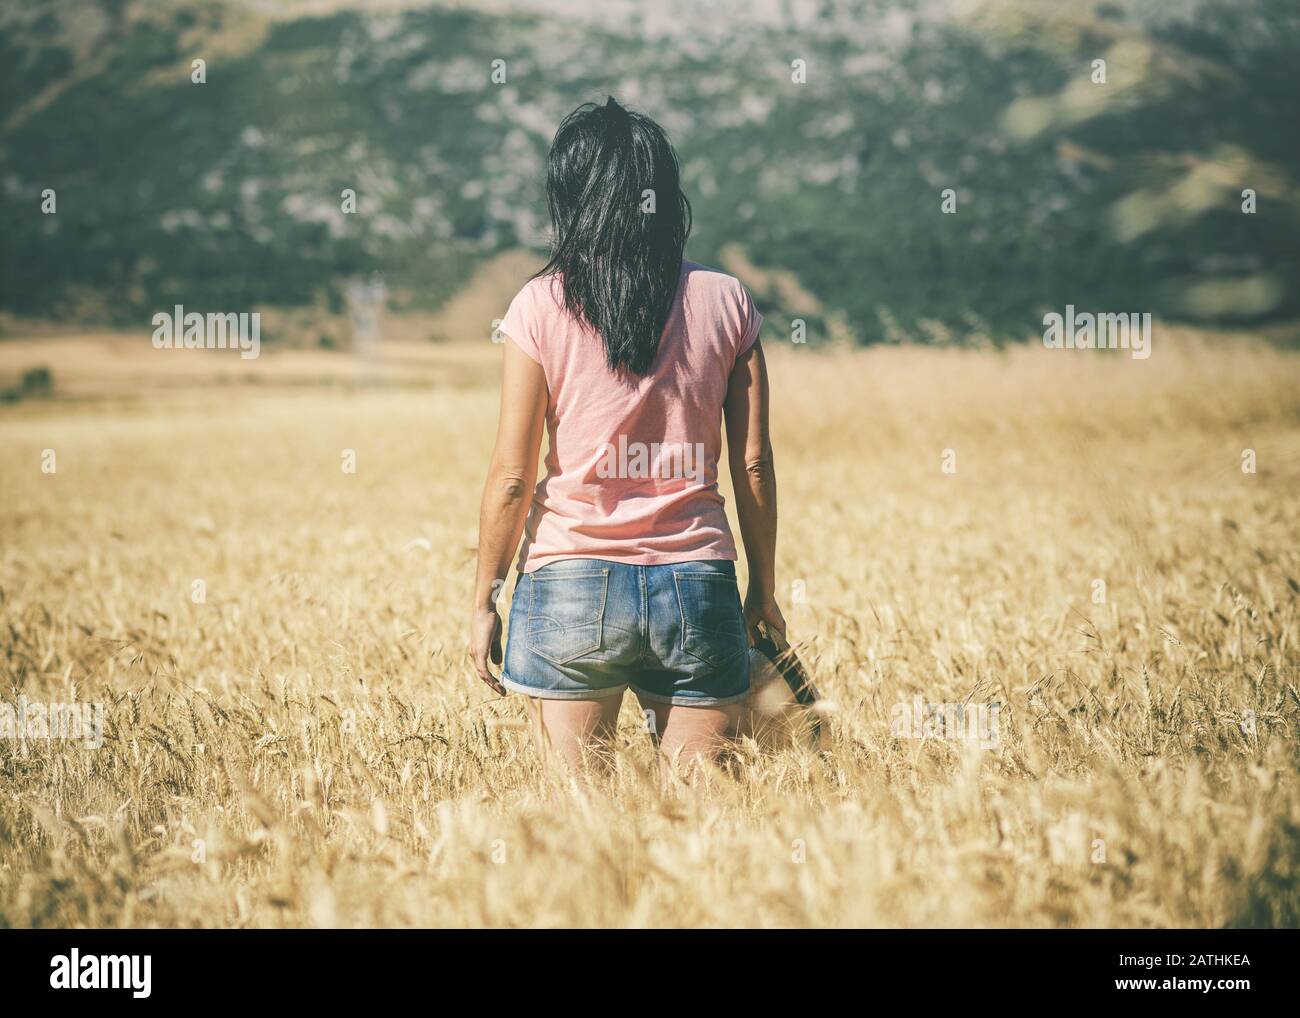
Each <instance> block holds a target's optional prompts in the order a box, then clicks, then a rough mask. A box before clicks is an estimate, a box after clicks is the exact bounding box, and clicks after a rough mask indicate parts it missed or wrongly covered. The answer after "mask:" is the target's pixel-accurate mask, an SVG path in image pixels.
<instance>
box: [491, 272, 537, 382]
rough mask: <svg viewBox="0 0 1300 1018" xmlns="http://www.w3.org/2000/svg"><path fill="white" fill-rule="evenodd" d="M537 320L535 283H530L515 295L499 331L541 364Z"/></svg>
mask: <svg viewBox="0 0 1300 1018" xmlns="http://www.w3.org/2000/svg"><path fill="white" fill-rule="evenodd" d="M537 318H538V316H537V309H536V306H535V301H534V297H533V283H531V282H530V283H528V284H527V285H526V286H525V287H524V288H523V289H522V290H520V291H519V292H518V293H517V294H515V299H514V300H512V301H511V302H510V307H509V308H507V309H506V316H505V317H504V318H503V319H501V324H500V326H498V329H499V330H500V331H501V332H503V333H505V335H507V336H509V337H510V339H511V341H512V342H513V343H514V344H515V346H517V347H519V349H520V350H522V351H523V352H524V353H526V354H528V356H529V357H531V358H532V359H533V360H535V361H537V363H539V364H540V363H541V362H542V350H541V346H540V345H539V343H538V340H539V338H540V333H539V329H538V321H537Z"/></svg>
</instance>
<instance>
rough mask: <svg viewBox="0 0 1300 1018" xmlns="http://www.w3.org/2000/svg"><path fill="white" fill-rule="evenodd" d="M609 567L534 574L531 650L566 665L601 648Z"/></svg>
mask: <svg viewBox="0 0 1300 1018" xmlns="http://www.w3.org/2000/svg"><path fill="white" fill-rule="evenodd" d="M608 589H609V570H608V569H592V570H586V571H583V572H573V573H568V572H558V573H555V574H553V575H542V574H541V573H540V572H538V573H530V574H529V577H528V591H529V597H528V649H529V650H531V651H533V653H535V654H538V655H539V656H541V657H543V658H545V659H546V660H547V661H550V662H551V663H552V664H556V665H563V664H568V663H569V662H570V661H575V660H577V659H578V658H580V657H582V656H583V655H584V654H591V653H594V652H595V651H598V650H600V643H601V635H602V633H601V630H602V628H603V624H604V620H605V596H606V594H607V592H608Z"/></svg>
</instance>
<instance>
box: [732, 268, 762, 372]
mask: <svg viewBox="0 0 1300 1018" xmlns="http://www.w3.org/2000/svg"><path fill="white" fill-rule="evenodd" d="M737 287H738V289H739V290H740V339H739V341H738V342H737V343H736V356H737V357H740V356H741V355H742V354H743V353H744V352H745V351H746V350H748V349H749V348H750V347H751V346H753V345H754V342H755V341H756V340H757V339H758V330H759V329H760V328H761V327H762V325H763V316H762V314H760V313H759V310H758V308H756V307H755V306H754V298H753V297H751V296H750V295H749V291H748V290H747V289H745V287H744V285H743V284H740V283H738V284H737Z"/></svg>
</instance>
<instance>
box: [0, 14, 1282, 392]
mask: <svg viewBox="0 0 1300 1018" xmlns="http://www.w3.org/2000/svg"><path fill="white" fill-rule="evenodd" d="M0 18H2V21H0V76H2V77H3V87H2V88H0V96H2V98H0V193H2V196H3V203H4V221H5V239H4V243H3V253H2V255H0V259H2V261H0V311H3V312H4V317H3V319H0V327H2V330H3V331H2V332H0V334H5V335H9V336H11V337H12V336H14V335H19V334H24V333H26V332H29V331H30V330H31V328H32V323H34V322H41V321H51V320H52V321H56V322H62V323H78V324H80V325H102V326H110V327H113V328H117V329H127V330H130V331H132V332H137V333H138V332H147V331H150V330H151V328H152V327H151V326H150V324H149V322H150V318H151V316H152V315H153V314H154V313H155V312H156V311H158V310H160V309H170V308H171V307H172V306H173V305H175V304H183V305H185V306H186V309H187V310H197V311H201V312H208V311H241V310H253V309H258V310H262V311H263V312H264V314H265V315H267V317H266V318H265V319H264V321H263V333H262V341H263V343H265V344H269V345H270V346H271V347H274V346H275V345H276V344H284V345H294V346H303V345H306V346H312V347H318V348H323V349H337V348H343V347H348V346H350V345H353V344H361V345H364V344H366V343H367V342H369V341H371V340H373V339H374V338H376V336H377V335H379V334H384V335H388V336H393V335H398V336H401V337H403V338H409V339H415V340H419V341H422V342H423V341H440V340H446V339H456V338H466V339H469V338H473V339H482V338H483V337H485V336H487V335H489V334H490V333H491V328H492V319H493V318H497V317H500V315H501V314H502V313H503V311H504V307H505V303H506V301H508V299H509V297H510V296H511V294H513V292H514V290H515V289H516V288H517V287H518V286H519V285H520V283H521V282H522V280H523V279H524V278H525V277H526V275H527V274H528V273H529V272H530V271H532V270H533V269H534V268H535V267H536V266H537V265H539V264H540V261H541V259H540V255H541V253H542V252H543V251H544V250H545V247H546V240H547V237H546V227H547V224H546V214H545V205H544V200H543V190H542V189H543V182H544V157H545V152H546V148H547V145H548V143H549V140H550V138H551V136H552V134H553V132H554V130H555V127H556V126H557V124H558V122H559V120H560V119H561V118H562V117H563V116H564V114H566V113H567V112H568V111H570V110H571V109H572V108H573V107H574V106H576V105H577V104H578V103H579V102H582V101H585V100H593V99H595V100H603V98H604V97H605V95H606V94H612V95H614V96H616V97H617V98H618V99H619V100H620V101H622V102H624V103H626V104H630V105H632V106H634V107H635V108H638V109H641V110H643V111H645V112H646V113H648V114H650V115H651V116H652V117H654V118H656V119H657V120H659V121H660V122H661V123H662V124H663V125H664V126H665V127H666V128H667V129H668V131H669V132H670V134H671V136H672V138H673V140H674V142H675V144H676V146H677V148H678V151H679V154H680V156H681V159H682V162H683V169H684V177H685V188H686V190H687V193H688V196H689V197H690V199H691V201H692V203H693V205H694V210H695V229H694V232H693V234H692V236H691V240H690V243H689V246H688V249H687V254H688V256H689V257H691V258H693V259H695V260H698V261H703V262H706V263H711V264H715V265H720V266H723V267H725V268H727V269H729V270H730V271H732V272H733V273H735V274H737V275H739V276H741V278H742V279H744V281H745V282H746V283H748V284H749V285H750V287H751V288H752V289H753V291H754V293H755V296H756V298H757V300H758V302H759V304H760V307H761V309H762V310H763V311H764V313H765V314H766V315H767V318H768V322H769V328H768V333H767V334H769V335H770V336H771V337H772V338H774V339H782V338H786V339H788V338H789V334H790V333H789V322H790V320H791V319H794V318H800V319H803V320H804V321H805V322H806V323H807V330H808V340H809V342H810V343H816V342H819V341H822V340H825V339H828V338H829V339H841V340H843V341H847V342H853V343H863V344H870V343H877V342H882V341H883V342H894V341H899V340H903V339H907V340H911V341H913V342H919V343H987V342H993V343H999V344H1000V343H1002V342H1004V341H1006V340H1015V339H1025V338H1030V337H1036V336H1038V335H1040V334H1041V330H1042V315H1043V314H1044V313H1045V312H1046V311H1048V310H1061V309H1062V308H1063V306H1064V304H1065V303H1067V302H1069V303H1073V304H1075V305H1076V306H1077V307H1079V308H1081V309H1088V310H1094V311H1097V310H1105V311H1111V312H1148V311H1149V312H1152V313H1153V314H1154V315H1155V316H1156V317H1157V318H1158V319H1163V320H1166V321H1175V322H1182V323H1187V324H1193V325H1198V326H1209V327H1220V326H1226V327H1232V328H1234V329H1238V328H1242V327H1250V328H1252V329H1255V328H1257V329H1261V330H1264V331H1266V332H1269V333H1271V334H1274V335H1276V336H1278V337H1281V338H1284V339H1292V338H1293V337H1294V336H1295V335H1296V330H1295V328H1294V327H1293V326H1292V325H1291V324H1290V323H1294V322H1295V321H1296V319H1297V313H1298V312H1300V290H1298V289H1297V287H1296V285H1295V284H1296V281H1297V275H1298V273H1300V187H1297V179H1296V178H1297V173H1298V172H1300V131H1297V124H1298V122H1300V121H1298V118H1297V113H1298V112H1300V110H1298V107H1300V89H1297V87H1296V84H1295V81H1294V68H1295V66H1296V63H1297V57H1300V5H1297V4H1296V3H1295V2H1294V0H1161V2H1154V0H1108V2H1101V3H1082V2H1075V0H851V2H825V3H817V2H794V0H758V2H755V0H744V2H733V0H719V2H714V3H710V4H708V5H703V6H701V5H698V4H695V3H687V2H677V0H663V2H657V3H654V4H650V5H641V4H631V3H617V2H605V3H601V4H590V3H586V2H579V0H537V2H522V0H521V2H513V3H511V2H483V3H476V4H472V5H471V4H458V3H397V2H385V0H373V2H368V3H361V2H357V3H335V2H310V3H295V2H289V0H284V2H270V0H262V2H236V0H231V2H224V0H200V2H188V0H178V2H150V0H55V2H50V0H39V2H37V0H9V2H7V3H6V4H5V5H4V8H3V15H0ZM196 60H201V61H203V65H202V69H201V70H199V71H196V67H198V66H199V65H196V64H195V63H194V61H196ZM496 61H503V62H504V63H495V64H494V62H496ZM1097 61H1104V64H1099V63H1097ZM494 69H495V75H494ZM196 76H201V77H203V78H204V79H205V80H203V81H202V82H201V83H198V82H196V81H195V80H193V79H194V78H195V77H196ZM794 79H802V80H800V81H796V80H794ZM46 189H52V190H53V191H54V193H55V196H56V201H57V211H56V212H55V213H54V214H43V213H42V202H43V195H44V194H45V193H46ZM345 189H350V191H351V192H352V193H353V194H354V195H355V198H354V207H355V210H356V211H355V214H350V213H349V212H347V211H344V203H345V197H346V196H345V194H344V192H345ZM946 189H951V192H952V193H951V198H950V202H949V208H950V209H951V208H955V210H956V213H955V214H946V215H945V214H943V213H942V212H941V204H942V203H943V201H944V196H945V190H946ZM1246 191H1249V192H1250V194H1249V195H1245V196H1244V195H1243V192H1246ZM1248 202H1253V206H1252V207H1254V208H1255V212H1254V213H1253V214H1250V213H1248V212H1243V207H1244V204H1245V203H1248ZM387 316H391V317H387ZM403 323H405V324H403ZM385 330H387V331H386V332H385ZM35 384H37V385H39V384H40V383H39V381H38V382H37V383H35Z"/></svg>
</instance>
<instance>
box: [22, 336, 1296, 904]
mask: <svg viewBox="0 0 1300 1018" xmlns="http://www.w3.org/2000/svg"><path fill="white" fill-rule="evenodd" d="M142 348H143V349H142ZM499 357H500V348H499V347H495V346H492V345H491V344H489V343H486V342H484V343H481V344H460V343H450V344H442V345H434V344H427V343H426V344H422V345H421V344H416V343H410V344H406V345H402V344H392V349H391V350H390V351H389V354H388V359H387V361H386V363H385V365H384V366H383V368H382V370H381V371H380V372H379V374H378V376H376V377H375V378H371V379H368V380H367V384H357V382H356V379H355V378H354V377H353V376H352V374H351V369H350V367H349V362H348V360H347V358H345V357H344V356H343V355H341V354H327V353H308V352H306V351H298V352H293V351H289V352H275V351H269V352H267V353H266V354H265V355H264V357H263V358H262V359H261V360H260V361H259V362H257V363H256V365H255V366H254V367H253V368H247V369H246V367H245V366H241V365H239V364H238V361H237V359H236V360H233V361H232V360H229V359H224V358H227V355H226V354H224V353H221V352H216V351H184V352H180V351H178V352H170V351H167V352H157V351H153V350H151V349H149V348H148V345H147V341H145V340H140V339H139V338H132V339H129V340H128V339H120V338H112V337H109V338H102V337H72V338H67V339H59V340H42V341H40V342H39V343H38V342H35V341H33V342H30V343H23V342H17V341H6V342H4V343H0V372H3V371H13V370H16V369H17V368H19V367H21V365H22V364H25V363H27V362H28V361H30V360H32V359H33V358H39V359H40V361H42V362H44V363H48V364H49V365H50V366H51V368H52V371H53V377H54V379H55V390H54V396H53V397H52V398H45V399H24V400H20V401H18V402H15V403H13V404H10V405H0V436H3V441H2V442H0V476H2V477H3V486H4V498H3V505H2V506H0V611H2V612H3V625H2V626H0V662H3V668H4V674H3V677H2V680H0V690H3V692H2V693H0V698H2V699H4V700H5V701H6V702H9V703H14V702H15V701H16V700H17V699H18V697H20V696H22V697H25V699H26V700H27V701H29V702H32V701H48V702H70V701H73V700H75V701H79V702H80V701H86V702H98V703H102V704H103V721H104V731H103V741H102V745H101V746H100V747H99V748H87V746H86V745H84V744H83V743H82V742H80V741H75V740H41V739H13V738H10V739H0V775H2V780H0V926H9V927H29V926H63V927H75V926H95V927H98V926H107V927H116V926H164V927H172V926H179V927H189V926H221V927H226V926H234V927H255V926H412V925H422V926H428V925H432V926H494V927H519V926H529V927H532V926H542V927H553V926H575V925H576V926H610V927H625V926H634V927H639V926H674V927H678V926H680V927H694V926H760V927H776V926H781V927H787V926H792V927H803V926H816V927H823V926H831V927H838V926H900V927H902V926H908V927H911V926H926V927H933V926H976V927H991V926H1031V927H1058V926H1088V927H1098V926H1102V927H1110V926H1126V927H1149V926H1193V927H1206V926H1208V927H1218V926H1279V925H1281V926H1294V925H1297V923H1298V922H1300V780H1298V774H1297V771H1298V767H1297V764H1298V762H1300V752H1298V749H1297V741H1296V740H1297V733H1298V731H1300V626H1298V614H1297V603H1298V599H1300V541H1297V537H1298V536H1300V498H1297V493H1298V492H1300V384H1297V383H1298V382H1300V358H1298V357H1297V355H1296V354H1294V353H1286V352H1282V351H1279V350H1276V349H1274V348H1271V347H1268V346H1266V345H1264V344H1262V343H1261V342H1258V341H1256V340H1253V339H1251V338H1249V337H1244V336H1231V335H1216V336H1212V337H1206V336H1204V335H1201V334H1194V333H1191V332H1187V331H1183V330H1179V329H1176V328H1173V327H1161V328H1159V329H1158V331H1157V334H1156V337H1155V344H1154V352H1153V356H1152V357H1151V359H1150V360H1148V361H1143V362H1138V361H1134V360H1131V359H1130V358H1128V357H1121V356H1111V355H1103V354H1098V353H1093V352H1088V351H1053V350H1045V349H1043V348H1042V346H1041V345H1029V346H1024V347H1015V348H1011V349H1009V350H1005V351H998V350H992V349H989V350H956V349H925V348H909V347H890V348H874V349H871V350H867V351H849V350H841V349H832V350H814V349H811V348H799V347H791V346H789V345H786V344H775V345H773V348H772V349H771V350H770V351H769V363H770V367H771V372H772V377H773V385H774V397H773V411H772V413H773V428H774V437H775V442H776V454H777V471H778V477H779V483H780V502H781V533H780V542H779V555H778V559H779V566H780V580H779V584H780V585H779V589H778V593H779V596H780V598H781V600H782V604H783V607H784V609H785V612H786V616H787V618H788V620H789V622H790V631H791V637H792V638H793V639H794V641H795V643H796V645H797V646H799V647H800V648H801V650H802V653H803V656H804V658H805V660H806V661H807V662H808V664H809V665H810V667H811V668H812V671H813V672H814V674H815V677H816V679H817V682H818V684H819V686H820V687H821V690H822V693H823V695H824V696H825V697H826V699H827V701H828V704H827V706H826V715H825V716H826V718H827V719H828V721H829V725H830V731H831V737H830V746H829V749H827V750H826V751H825V752H824V753H820V754H819V753H817V752H815V751H813V750H811V749H807V748H803V747H791V748H786V749H782V750H779V751H765V750H762V749H760V748H759V747H756V746H754V745H753V744H746V745H742V746H740V747H739V748H738V750H737V752H736V754H735V757H734V759H733V760H731V761H730V763H729V764H728V765H727V767H726V768H725V769H723V770H721V771H720V772H719V773H717V774H715V775H713V777H712V779H711V780H709V781H708V782H706V783H703V784H701V785H699V786H698V787H686V786H682V785H674V784H667V785H661V783H660V779H659V777H658V774H657V770H656V767H655V759H654V751H653V749H652V747H651V746H650V744H649V742H648V740H647V738H646V736H645V735H644V734H643V733H642V731H641V730H640V721H641V719H640V717H639V715H638V714H637V713H636V711H635V710H634V709H633V705H632V703H631V702H629V703H628V704H627V705H625V708H624V714H623V718H622V724H621V728H620V751H619V755H618V759H617V764H616V768H615V771H614V773H613V774H612V775H610V776H609V777H608V778H605V779H602V780H598V781H592V782H588V781H584V780H581V779H579V778H576V777H568V778H566V777H563V776H556V775H554V774H551V773H548V772H546V771H544V770H543V769H542V768H541V767H540V766H539V763H538V761H537V760H536V758H535V756H534V754H533V752H532V749H531V747H530V745H529V743H528V740H527V736H528V733H527V731H526V729H525V728H524V725H523V721H524V712H523V708H522V706H521V703H520V701H519V698H518V697H510V698H508V699H498V698H496V697H495V696H494V695H493V694H492V693H491V692H490V691H489V690H487V689H486V688H485V687H484V686H483V685H482V684H481V683H479V682H478V681H477V680H476V679H474V678H473V677H472V674H471V672H470V669H469V666H468V662H467V661H466V658H465V639H466V637H465V623H466V621H467V617H468V603H469V596H470V590H471V583H472V573H473V561H474V547H475V540H476V536H475V528H476V522H477V502H478V497H479V493H480V485H481V482H482V477H483V473H484V470H485V467H486V457H487V455H488V452H489V449H490V444H491V440H492V433H493V427H494V425H495V415H496V390H495V380H496V370H497V362H498V360H499ZM196 366H197V367H196ZM197 372H206V373H208V374H204V375H202V376H200V375H199V374H198V373H197ZM243 382H247V383H248V384H241V383H243ZM1246 450H1252V451H1253V459H1254V463H1255V470H1254V472H1249V471H1248V470H1244V469H1243V464H1245V463H1246V462H1247V460H1248V459H1250V456H1249V455H1248V454H1247V453H1246ZM349 452H351V453H352V454H353V455H354V458H355V464H356V470H355V473H349V472H346V471H345V469H344V465H345V464H346V463H347V457H348V454H349ZM50 453H52V454H53V463H54V465H55V469H54V471H53V472H49V470H48V465H49V463H50V455H49V454H50ZM945 468H947V469H945ZM916 698H920V699H921V700H922V701H924V702H926V703H967V704H992V703H996V704H998V705H999V710H1000V714H999V718H1000V731H999V734H1000V738H999V740H998V744H997V745H996V746H990V747H986V746H982V745H979V744H976V743H974V742H972V741H971V740H953V739H945V738H922V739H918V738H911V737H906V736H905V735H902V734H899V733H898V732H896V731H895V730H894V729H893V727H892V724H891V718H892V716H893V712H894V710H895V708H896V705H898V704H900V703H912V702H914V701H915V699H916Z"/></svg>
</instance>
